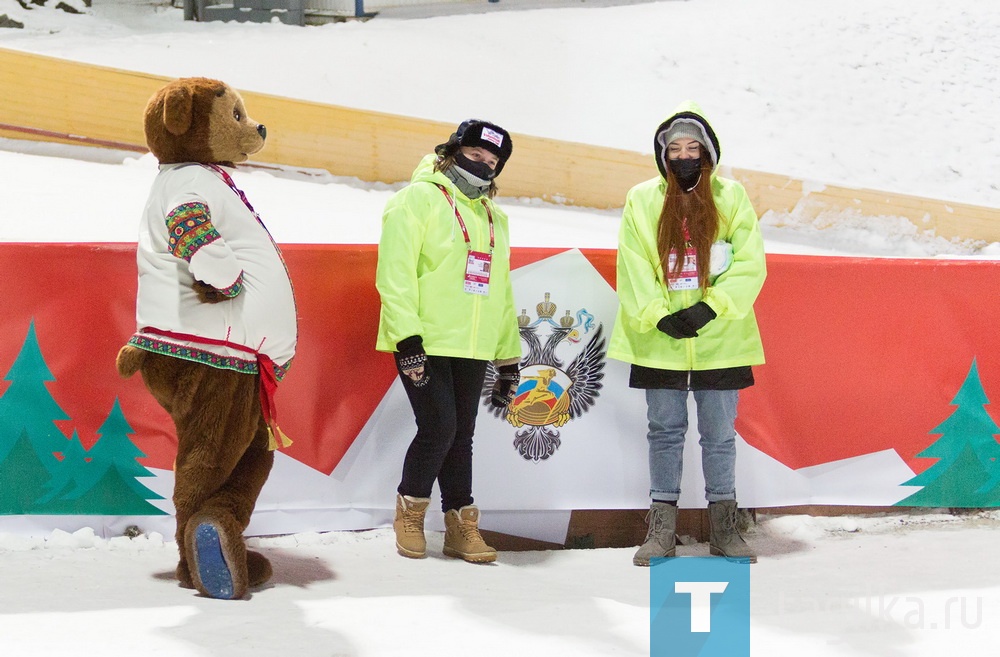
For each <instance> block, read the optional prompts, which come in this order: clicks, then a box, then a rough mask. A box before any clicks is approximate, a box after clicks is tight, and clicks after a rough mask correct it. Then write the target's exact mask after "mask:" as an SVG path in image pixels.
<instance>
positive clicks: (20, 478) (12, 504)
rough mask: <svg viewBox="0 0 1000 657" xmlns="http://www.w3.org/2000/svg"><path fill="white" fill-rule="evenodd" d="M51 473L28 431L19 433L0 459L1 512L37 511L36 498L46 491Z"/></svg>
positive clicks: (15, 514) (12, 514) (11, 514)
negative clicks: (5, 454) (44, 464)
mask: <svg viewBox="0 0 1000 657" xmlns="http://www.w3.org/2000/svg"><path fill="white" fill-rule="evenodd" d="M48 477H49V473H48V471H47V470H46V469H45V466H43V465H42V462H41V460H40V459H39V458H38V454H36V453H35V448H34V447H32V446H31V441H30V440H29V439H28V432H27V431H22V432H21V435H20V437H18V439H17V440H16V441H14V444H13V445H12V446H11V448H10V449H9V450H8V452H7V456H6V457H5V458H4V459H3V460H2V461H0V515H5V516H21V515H26V514H29V513H34V509H35V508H36V504H35V500H37V499H38V498H40V497H41V496H42V495H43V494H44V493H45V484H44V482H45V480H46V479H48Z"/></svg>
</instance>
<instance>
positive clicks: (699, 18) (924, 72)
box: [0, 0, 1000, 657]
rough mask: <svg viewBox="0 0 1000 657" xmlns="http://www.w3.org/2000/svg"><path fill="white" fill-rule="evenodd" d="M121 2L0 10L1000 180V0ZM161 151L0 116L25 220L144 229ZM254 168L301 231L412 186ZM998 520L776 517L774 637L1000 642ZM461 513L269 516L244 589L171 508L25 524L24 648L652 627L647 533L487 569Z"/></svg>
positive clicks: (362, 95)
mask: <svg viewBox="0 0 1000 657" xmlns="http://www.w3.org/2000/svg"><path fill="white" fill-rule="evenodd" d="M503 1H504V0H501V3H502V2H503ZM94 4H95V6H94V7H93V8H92V9H91V11H90V13H89V14H88V15H84V16H68V15H65V14H63V13H62V12H57V11H54V10H50V9H45V8H36V9H31V10H25V9H22V8H21V7H20V5H19V4H18V3H17V2H15V1H14V0H0V14H7V15H8V16H9V17H11V18H13V19H15V20H18V21H20V22H23V23H24V24H25V25H26V27H25V28H24V29H23V30H15V29H0V47H7V48H16V49H24V50H29V51H33V52H39V53H43V54H50V55H55V56H60V57H67V58H71V59H76V60H80V61H86V62H92V63H97V64H103V65H110V66H116V67H121V68H131V69H136V70H142V71H148V72H151V73H157V74H162V75H172V76H183V75H208V76H213V77H219V78H221V79H224V80H226V81H228V82H230V83H232V84H233V85H235V86H237V87H240V88H244V89H252V90H256V91H262V92H268V93H275V94H280V95H286V96H290V97H297V98H306V99H311V100H316V101H321V102H329V103H336V104H341V105H347V106H355V107H361V108H366V109H373V110H379V111H386V112H392V113H396V114H403V115H413V116H420V117H425V118H431V119H437V120H444V121H455V122H456V123H457V122H458V121H459V120H461V119H463V118H467V117H468V116H486V117H487V118H490V119H492V120H496V121H498V122H500V123H501V124H503V125H505V126H506V127H508V128H510V129H511V130H513V131H515V132H521V133H525V134H534V135H541V136H547V137H553V138H557V139H568V140H573V141H581V142H588V143H594V144H600V145H606V146H613V147H617V148H626V149H631V150H637V151H649V150H650V144H649V142H650V139H649V137H650V135H651V133H652V130H653V128H655V126H656V125H657V124H658V122H659V121H660V120H661V119H662V118H663V117H664V116H665V115H666V114H667V113H668V112H669V111H670V110H671V109H672V108H673V107H674V106H675V105H676V104H677V103H678V102H679V101H680V100H683V99H685V98H689V97H690V98H694V99H696V100H698V101H699V102H701V103H702V104H703V106H704V107H705V109H706V112H707V113H708V114H709V116H710V118H711V119H712V120H713V121H714V123H715V124H716V127H717V128H718V132H719V134H720V138H721V139H722V152H723V155H722V158H723V162H724V163H726V164H729V165H731V166H737V167H746V168H754V169H760V170H765V171H773V172H778V173H784V174H788V175H792V176H797V177H801V178H805V179H808V180H813V181H819V182H822V183H831V184H843V185H856V186H860V187H868V188H875V189H884V190H888V191H894V192H901V193H908V194H915V195H921V196H930V197H936V198H943V199H952V200H956V201H960V202H965V203H973V204H980V205H988V206H997V205H1000V188H998V183H997V180H996V177H995V176H996V172H997V171H998V170H1000V168H998V166H997V164H998V163H997V150H998V145H1000V140H998V135H1000V123H998V122H997V121H996V120H995V119H996V117H995V112H996V108H997V107H998V105H1000V103H998V102H997V101H998V98H997V96H998V93H1000V92H998V91H997V89H1000V85H998V81H997V71H998V70H1000V67H998V62H1000V45H998V42H997V40H996V38H995V35H996V34H997V33H998V29H1000V5H994V4H992V3H982V2H976V1H975V0H955V1H954V2H950V3H946V4H944V3H940V2H937V1H932V0H886V1H885V2H879V3H868V2H865V1H863V0H845V1H844V2H838V3H835V4H831V3H822V2H819V1H818V0H806V1H796V0H748V1H744V2H737V1H736V0H716V1H709V0H692V1H691V2H648V3H623V4H622V6H617V7H616V6H605V5H613V4H614V3H609V2H602V3H589V4H588V3H586V2H581V3H579V6H578V7H565V6H564V7H552V6H549V7H547V8H545V9H538V10H534V11H515V10H510V11H494V12H490V13H488V14H458V15H449V16H445V17H438V18H433V17H426V18H420V17H418V18H412V16H413V14H414V12H413V11H409V12H406V14H407V15H406V16H405V17H404V16H403V14H404V12H396V14H397V16H398V17H393V16H394V14H393V12H391V11H386V12H384V15H383V16H381V17H379V18H376V19H374V20H372V21H369V22H366V23H361V22H351V23H346V24H335V25H327V26H324V27H309V28H294V27H288V26H284V25H231V24H219V23H206V24H197V23H184V22H183V21H181V12H180V9H177V8H173V7H170V6H169V5H166V4H158V5H150V4H145V3H142V2H138V1H136V0H121V1H118V2H112V1H111V0H95V3H94ZM470 4H472V3H470ZM521 4H524V3H521ZM543 4H545V5H556V4H559V3H551V2H549V3H543ZM564 4H565V5H571V4H572V3H569V2H567V3H564ZM430 14H431V12H430V11H428V12H427V14H426V15H427V16H429V15H430ZM468 35H473V38H471V39H470V38H467V36H468ZM206 54H208V55H209V56H206ZM249 109H250V112H251V115H252V111H253V108H249ZM154 172H155V162H154V161H153V160H152V159H151V158H149V157H148V156H147V157H144V158H138V159H136V158H134V157H132V156H123V155H120V154H115V153H106V152H98V151H94V150H91V149H77V148H69V147H62V146H60V147H54V146H44V145H31V144H26V143H23V142H15V141H12V140H0V188H2V198H3V202H2V204H0V240H3V241H65V242H76V241H123V242H129V241H133V240H134V239H135V237H134V235H135V230H136V229H135V226H136V221H137V217H138V214H139V212H140V209H141V207H142V205H143V202H144V199H145V196H146V193H147V190H148V188H149V183H150V181H151V179H152V177H153V175H154ZM237 183H238V184H239V185H240V186H241V187H244V188H245V189H246V191H247V193H248V195H249V196H250V198H251V199H253V202H254V204H255V206H257V207H258V209H259V210H260V211H261V214H262V216H263V217H264V219H265V221H266V222H267V224H268V227H269V228H270V229H271V230H272V233H273V234H274V236H275V238H276V239H277V240H278V241H279V242H285V243H290V242H299V243H302V242H350V243H373V242H375V241H377V239H378V225H379V216H380V213H381V207H382V205H383V204H384V202H385V200H386V198H387V197H388V195H389V194H390V193H391V191H392V190H393V189H394V188H395V187H391V186H386V185H370V184H362V183H359V182H358V181H354V180H347V179H340V178H334V177H332V176H328V177H319V178H310V179H303V178H302V177H301V176H299V177H296V176H294V175H291V174H287V173H282V172H277V173H275V172H265V171H260V170H247V171H242V172H240V174H239V177H238V179H237ZM87 199H101V200H102V202H100V203H92V202H86V201H87ZM501 203H502V204H503V205H504V206H505V207H506V208H507V209H508V211H509V214H510V216H511V225H512V235H513V239H514V243H515V245H520V246H525V245H544V246H576V247H606V248H613V247H614V246H615V235H616V232H617V218H616V214H615V213H607V212H603V213H602V212H588V211H584V210H580V209H573V208H564V207H560V206H553V205H548V204H543V203H540V202H538V201H534V200H530V199H501ZM25 217H30V218H31V221H24V220H18V219H23V218H25ZM302 217H309V218H310V221H308V222H303V221H302ZM772 223H773V222H769V220H768V218H767V217H764V219H763V224H764V229H765V236H766V241H767V248H768V250H769V252H772V253H814V254H823V253H834V254H869V255H881V256H911V257H912V256H933V255H946V256H970V255H971V256H975V257H996V256H997V255H1000V246H998V245H996V244H992V245H985V244H966V243H961V242H949V241H946V240H942V239H940V238H936V237H934V236H933V235H926V234H923V233H921V232H919V231H917V230H916V229H915V228H914V227H913V226H912V225H911V224H909V223H908V222H901V221H898V220H896V219H894V218H892V217H885V218H874V219H873V218H870V217H839V218H838V221H837V223H836V225H835V226H832V227H824V228H820V227H818V226H817V225H812V224H802V225H799V226H794V225H793V226H792V227H791V228H780V229H779V228H777V227H775V226H774V225H772ZM529 225H530V226H531V227H532V230H531V232H530V236H529V231H528V230H527V226H529ZM539 226H541V227H542V228H541V229H539ZM567 226H572V228H573V231H572V233H571V235H572V243H567V237H566V235H567V234H568V233H567V231H565V230H564V229H565V227H567ZM998 527H1000V515H998V512H988V513H981V514H974V515H967V516H959V517H954V516H951V515H948V514H929V515H899V516H885V517H860V516H859V517H843V518H808V517H804V516H792V517H776V518H765V519H763V521H762V522H761V523H760V524H759V525H758V526H757V527H756V528H755V529H754V530H753V533H752V535H751V536H750V541H751V543H752V545H754V547H756V548H757V549H758V550H759V552H760V554H761V559H760V562H759V563H758V564H756V565H755V566H753V568H752V571H751V572H752V618H751V623H752V647H753V650H752V652H753V654H754V655H761V656H763V655H775V656H778V657H783V656H785V655H787V656H795V657H798V656H800V655H802V654H804V653H808V654H809V655H811V656H812V657H833V656H837V657H855V656H857V657H862V656H864V657H874V656H878V657H886V656H888V657H902V656H904V655H905V656H909V655H913V656H920V657H923V656H925V655H934V654H940V653H942V652H944V651H946V650H947V651H949V652H953V653H955V654H970V655H985V654H992V652H991V651H993V650H994V646H995V645H996V643H997V640H998V639H1000V631H998V630H997V626H998V620H1000V575H998V574H997V572H996V569H995V568H993V567H992V566H991V562H990V555H992V554H993V552H994V551H995V544H996V538H995V537H996V534H995V532H996V530H997V529H998ZM441 540H442V539H441V535H440V534H437V533H434V534H431V536H430V542H431V550H432V552H433V553H434V554H432V556H431V557H430V558H428V559H426V560H424V561H410V560H405V559H402V558H399V557H398V556H396V555H395V553H394V550H393V546H392V539H391V532H389V531H387V530H375V531H369V532H349V533H348V532H342V533H341V532H338V533H330V534H324V535H295V536H285V537H276V538H255V539H251V542H252V543H253V544H254V545H256V546H257V547H258V549H260V550H261V551H263V552H264V553H265V554H266V555H267V556H269V557H270V558H271V559H272V561H273V563H274V566H275V578H274V580H273V581H272V582H271V584H270V585H269V586H268V587H267V588H265V589H263V590H260V591H256V592H254V594H253V596H252V598H251V601H250V602H235V603H234V602H221V601H215V600H208V599H203V598H200V597H198V596H196V595H193V594H192V592H191V591H187V590H184V589H180V588H178V587H177V586H176V583H175V582H174V581H173V579H172V570H173V567H174V565H175V563H176V548H175V546H174V544H173V543H172V542H171V541H165V540H164V539H163V537H162V536H160V535H157V534H151V535H146V536H140V537H138V538H136V539H128V538H124V537H122V538H114V539H110V540H105V539H99V538H96V537H94V536H93V534H92V533H91V532H89V530H81V531H80V532H77V533H76V534H72V535H71V534H65V533H62V532H55V533H53V534H51V535H49V536H46V537H38V538H27V537H23V536H13V535H0V587H2V589H3V591H4V594H3V596H0V649H2V654H4V655H56V654H72V655H81V656H88V655H119V654H125V653H139V654H143V655H146V654H148V655H169V656H171V657H189V656H191V657H194V656H202V655H223V656H228V655H233V656H235V655H246V654H248V653H251V652H252V653H253V654H261V655H271V654H293V655H304V656H312V655H316V656H320V655H322V656H330V655H350V656H357V657H368V656H375V655H378V656H380V657H381V656H383V655H396V654H407V655H445V656H448V657H450V656H452V655H465V654H483V655H509V654H513V653H518V652H520V653H523V654H528V655H536V654H551V655H557V656H561V655H570V654H574V655H646V654H648V652H649V635H648V631H649V603H648V593H649V571H647V570H645V569H640V568H635V567H634V566H632V565H631V553H632V550H630V549H628V550H611V549H601V550H573V551H551V552H525V553H502V554H501V556H500V559H499V561H498V563H497V564H496V565H493V566H479V567H476V566H471V565H469V564H465V563H462V562H457V561H454V560H448V559H444V558H442V557H440V556H437V555H439V549H440V545H441ZM705 551H706V547H705V546H704V545H703V544H701V545H689V546H685V547H684V548H682V553H684V554H704V553H705ZM408 646H412V650H408V649H407V647H408Z"/></svg>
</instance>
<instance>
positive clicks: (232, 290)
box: [219, 272, 243, 299]
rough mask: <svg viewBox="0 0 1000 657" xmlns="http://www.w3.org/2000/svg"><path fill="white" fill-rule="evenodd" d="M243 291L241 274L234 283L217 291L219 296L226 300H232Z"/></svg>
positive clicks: (241, 273)
mask: <svg viewBox="0 0 1000 657" xmlns="http://www.w3.org/2000/svg"><path fill="white" fill-rule="evenodd" d="M242 291H243V272H240V275H239V276H238V277H237V278H236V282H235V283H233V284H232V285H230V286H229V287H227V288H223V289H221V290H219V294H221V295H222V296H224V297H226V298H227V299H232V298H233V297H235V296H237V295H238V294H239V293H240V292H242Z"/></svg>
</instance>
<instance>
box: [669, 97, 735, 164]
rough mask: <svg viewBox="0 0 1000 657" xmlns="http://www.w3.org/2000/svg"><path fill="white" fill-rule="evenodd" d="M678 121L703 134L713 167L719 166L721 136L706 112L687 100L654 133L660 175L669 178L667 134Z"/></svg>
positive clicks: (702, 140) (703, 143)
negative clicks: (718, 135) (717, 133)
mask: <svg viewBox="0 0 1000 657" xmlns="http://www.w3.org/2000/svg"><path fill="white" fill-rule="evenodd" d="M678 123H685V124H688V126H687V127H691V128H693V129H694V130H695V131H696V132H697V133H699V134H700V135H701V136H702V139H699V140H698V141H700V142H701V143H702V145H703V146H705V151H706V152H707V153H708V155H709V157H710V158H712V168H713V169H715V167H717V166H719V156H720V155H721V153H722V150H721V149H720V147H719V138H718V137H716V136H715V130H713V129H712V125H711V124H710V123H709V122H708V119H706V118H705V113H704V112H703V111H702V109H701V107H699V106H698V104H697V103H695V102H694V101H691V100H686V101H684V102H683V103H681V104H680V105H678V106H677V108H676V109H675V110H674V112H673V114H671V115H670V116H669V117H667V119H666V120H665V121H664V122H663V123H661V124H660V126H659V127H658V128H657V129H656V133H655V134H654V135H653V153H654V154H655V156H656V168H657V169H659V170H660V175H661V176H663V178H664V179H666V178H667V144H668V143H669V142H668V141H667V134H668V132H670V129H671V128H673V127H675V125H676V124H678Z"/></svg>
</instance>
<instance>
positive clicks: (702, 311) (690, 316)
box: [656, 301, 717, 340]
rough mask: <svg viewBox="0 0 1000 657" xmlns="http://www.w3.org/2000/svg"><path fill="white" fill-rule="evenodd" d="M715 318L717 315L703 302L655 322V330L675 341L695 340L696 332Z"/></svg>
mask: <svg viewBox="0 0 1000 657" xmlns="http://www.w3.org/2000/svg"><path fill="white" fill-rule="evenodd" d="M716 317H717V315H716V314H715V311H714V310H712V308H711V306H709V305H708V304H707V303H705V302H704V301H699V302H698V303H696V304H694V305H693V306H691V307H690V308H685V309H684V310H678V311H677V312H675V313H674V314H672V315H666V316H665V317H664V318H663V319H661V320H660V321H659V322H657V324H656V328H658V329H660V330H661V331H663V332H664V333H666V334H667V335H669V336H670V337H672V338H674V339H676V340H683V339H685V338H696V337H698V331H699V330H701V329H702V328H704V326H705V324H708V323H709V322H710V321H712V320H713V319H715V318H716Z"/></svg>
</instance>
